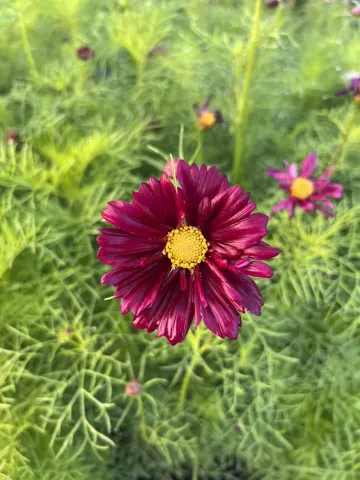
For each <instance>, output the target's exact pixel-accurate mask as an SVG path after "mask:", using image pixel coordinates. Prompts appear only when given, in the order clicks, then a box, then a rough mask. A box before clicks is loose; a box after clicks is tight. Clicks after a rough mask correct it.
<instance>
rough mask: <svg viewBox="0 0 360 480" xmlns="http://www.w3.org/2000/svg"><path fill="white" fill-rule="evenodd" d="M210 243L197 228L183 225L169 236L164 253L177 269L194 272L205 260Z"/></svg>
mask: <svg viewBox="0 0 360 480" xmlns="http://www.w3.org/2000/svg"><path fill="white" fill-rule="evenodd" d="M208 248H209V243H208V242H207V241H206V239H205V237H204V235H203V234H202V233H201V232H200V230H198V229H197V228H195V227H189V226H187V225H182V226H181V227H180V228H177V229H175V230H172V231H171V232H170V233H169V234H168V236H167V243H166V246H165V249H164V251H163V254H164V255H167V256H168V257H169V259H170V261H171V266H172V268H173V269H175V268H179V267H181V268H188V269H189V270H194V268H195V267H196V265H198V264H199V263H201V262H203V261H204V260H205V255H206V252H207V251H208Z"/></svg>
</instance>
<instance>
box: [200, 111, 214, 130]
mask: <svg viewBox="0 0 360 480" xmlns="http://www.w3.org/2000/svg"><path fill="white" fill-rule="evenodd" d="M199 122H200V125H201V126H202V127H203V128H211V127H213V126H214V125H215V123H216V115H215V113H214V112H210V111H208V110H206V111H204V112H202V113H200V115H199Z"/></svg>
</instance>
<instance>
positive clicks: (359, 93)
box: [336, 72, 360, 101]
mask: <svg viewBox="0 0 360 480" xmlns="http://www.w3.org/2000/svg"><path fill="white" fill-rule="evenodd" d="M345 78H346V79H347V80H348V82H349V86H348V87H347V88H343V89H342V90H338V91H337V92H336V95H338V96H343V95H347V94H349V93H351V94H352V95H353V96H354V98H355V100H356V101H360V74H358V73H356V72H350V73H348V74H346V76H345Z"/></svg>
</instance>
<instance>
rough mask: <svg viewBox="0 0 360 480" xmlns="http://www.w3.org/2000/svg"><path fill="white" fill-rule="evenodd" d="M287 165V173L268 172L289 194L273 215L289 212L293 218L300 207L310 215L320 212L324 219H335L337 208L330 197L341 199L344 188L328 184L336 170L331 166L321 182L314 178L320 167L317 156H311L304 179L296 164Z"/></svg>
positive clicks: (314, 154)
mask: <svg viewBox="0 0 360 480" xmlns="http://www.w3.org/2000/svg"><path fill="white" fill-rule="evenodd" d="M284 163H285V171H284V172H283V171H281V170H275V169H274V168H269V169H267V170H266V173H267V175H269V176H270V177H273V178H275V180H277V182H278V183H279V187H280V188H281V189H282V190H285V191H286V192H287V194H288V197H287V198H285V200H282V201H281V202H279V203H278V204H276V205H275V207H274V208H273V209H272V211H271V214H272V215H274V214H275V213H277V212H279V211H280V210H287V211H288V212H289V216H290V217H293V216H294V210H295V207H300V208H302V209H303V210H304V211H305V212H307V213H313V212H315V210H319V212H321V213H322V214H323V215H325V216H327V217H333V216H334V214H333V212H332V210H333V209H334V205H333V203H332V202H330V200H328V197H331V198H341V197H342V191H343V187H342V185H339V184H337V183H330V182H329V180H328V178H329V177H330V175H331V174H332V172H333V170H334V168H335V167H334V166H331V167H330V168H328V169H327V170H326V172H324V173H323V174H322V175H321V176H320V177H319V178H314V177H313V176H312V175H313V173H314V172H315V170H316V167H317V156H316V153H315V152H312V153H310V155H309V156H308V157H306V158H305V160H304V161H303V164H302V167H301V172H300V175H298V171H297V165H296V164H295V163H291V164H288V163H287V162H284Z"/></svg>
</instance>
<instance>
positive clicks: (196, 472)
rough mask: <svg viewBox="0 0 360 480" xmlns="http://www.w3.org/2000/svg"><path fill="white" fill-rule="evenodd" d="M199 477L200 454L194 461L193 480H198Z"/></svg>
mask: <svg viewBox="0 0 360 480" xmlns="http://www.w3.org/2000/svg"><path fill="white" fill-rule="evenodd" d="M198 476H199V457H198V454H196V457H195V458H194V461H193V469H192V475H191V480H198Z"/></svg>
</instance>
